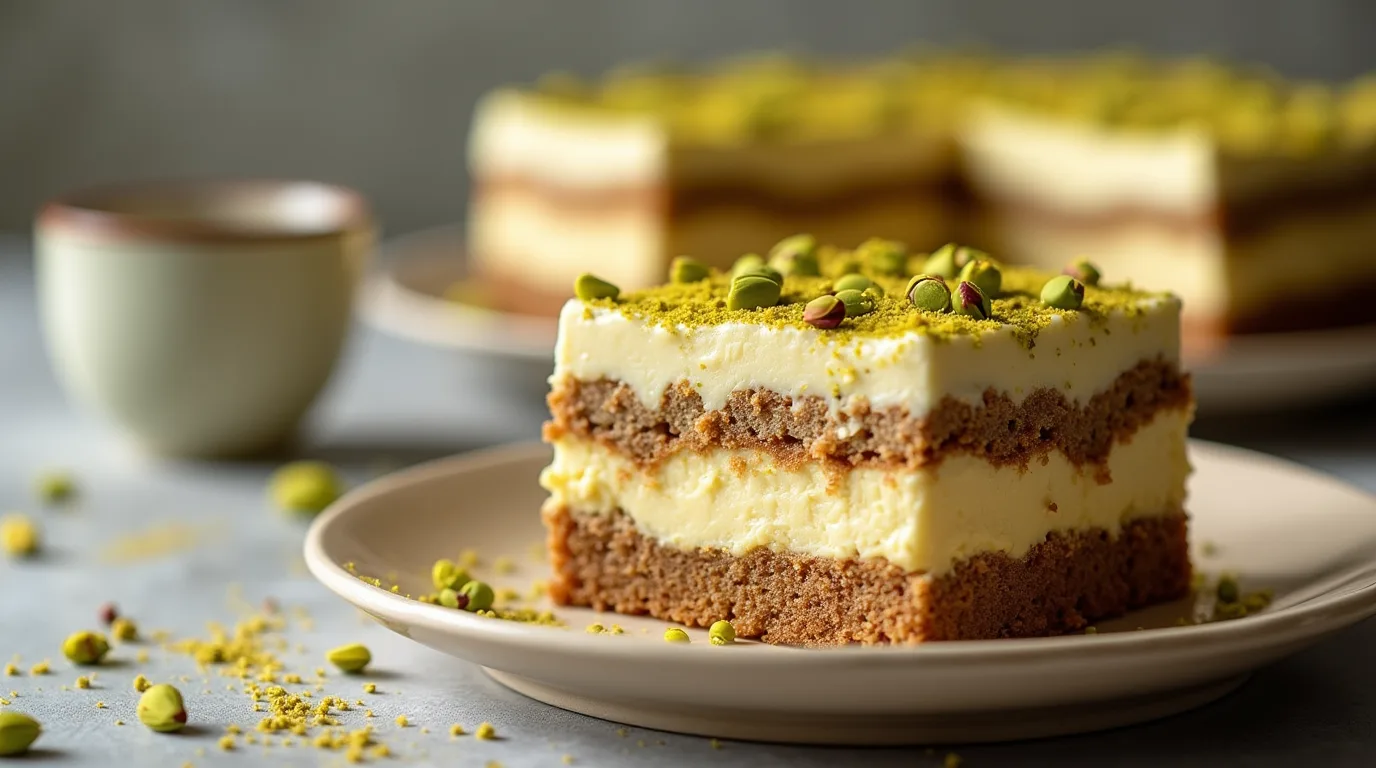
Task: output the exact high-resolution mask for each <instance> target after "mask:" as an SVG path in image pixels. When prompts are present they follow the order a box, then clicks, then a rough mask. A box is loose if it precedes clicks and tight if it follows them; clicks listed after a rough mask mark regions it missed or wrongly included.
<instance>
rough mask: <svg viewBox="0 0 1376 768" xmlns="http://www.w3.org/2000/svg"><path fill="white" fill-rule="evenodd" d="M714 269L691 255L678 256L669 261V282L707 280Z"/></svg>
mask: <svg viewBox="0 0 1376 768" xmlns="http://www.w3.org/2000/svg"><path fill="white" fill-rule="evenodd" d="M711 274H712V270H711V269H709V268H708V267H707V265H706V264H703V263H702V262H700V261H698V260H697V259H695V258H692V257H691V256H676V257H674V260H673V261H671V262H669V282H671V283H696V282H700V281H702V280H706V279H707V278H708V277H709V276H710V275H711Z"/></svg>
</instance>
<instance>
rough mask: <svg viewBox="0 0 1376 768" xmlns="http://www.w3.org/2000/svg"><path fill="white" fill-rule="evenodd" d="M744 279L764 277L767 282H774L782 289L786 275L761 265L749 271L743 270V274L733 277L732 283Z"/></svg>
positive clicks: (766, 265)
mask: <svg viewBox="0 0 1376 768" xmlns="http://www.w3.org/2000/svg"><path fill="white" fill-rule="evenodd" d="M742 277H763V278H765V279H766V280H771V281H773V282H774V283H775V284H777V285H779V286H780V287H782V286H783V284H784V273H782V272H780V271H779V270H777V269H775V268H773V267H771V266H769V265H768V264H761V265H759V266H757V267H750V268H749V269H745V270H742V271H741V272H739V273H737V274H736V275H733V276H732V278H731V282H733V283H734V282H735V281H737V280H739V279H741V278H742Z"/></svg>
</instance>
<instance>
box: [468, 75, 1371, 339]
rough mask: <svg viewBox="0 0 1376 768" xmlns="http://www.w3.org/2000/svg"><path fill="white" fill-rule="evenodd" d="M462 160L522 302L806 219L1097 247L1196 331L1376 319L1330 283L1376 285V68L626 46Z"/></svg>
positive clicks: (551, 90)
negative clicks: (673, 52)
mask: <svg viewBox="0 0 1376 768" xmlns="http://www.w3.org/2000/svg"><path fill="white" fill-rule="evenodd" d="M469 167H470V172H471V176H472V179H473V192H472V198H471V201H470V208H469V217H468V220H469V238H470V241H469V246H470V248H469V249H470V252H471V259H472V264H473V267H474V269H475V272H476V273H477V276H478V278H479V279H480V280H482V281H483V282H485V283H487V284H489V285H488V287H489V288H490V290H488V291H486V293H485V295H487V296H489V297H491V296H495V297H498V300H499V301H500V302H502V303H504V304H505V306H506V308H507V309H513V310H518V311H522V312H530V313H544V314H548V315H553V314H555V313H557V312H558V309H559V307H560V306H562V304H563V301H564V300H565V299H566V298H567V297H568V285H569V284H570V283H571V281H572V280H573V278H574V277H575V276H576V275H577V274H579V273H580V272H583V271H591V272H594V273H596V274H598V275H601V276H602V277H603V278H605V279H607V280H611V281H613V282H615V283H617V284H618V285H621V286H623V287H625V288H627V289H634V288H643V287H646V286H649V285H652V284H653V283H655V282H656V281H657V280H659V279H660V277H661V276H662V275H663V274H664V272H665V270H666V269H667V267H668V264H669V261H670V260H671V259H672V258H673V257H674V256H677V255H679V254H693V255H695V256H696V257H697V258H700V259H702V260H703V261H705V262H707V263H709V264H711V265H713V266H716V267H726V266H727V265H729V264H730V262H731V260H732V259H734V258H735V257H736V256H737V255H739V253H740V252H741V251H742V250H758V249H764V248H767V247H768V245H769V244H770V243H772V242H774V241H776V240H778V239H780V238H781V237H783V236H785V235H787V234H788V233H790V232H796V231H800V230H805V231H810V232H812V233H813V234H815V235H817V236H818V238H820V239H821V240H822V241H824V242H841V243H855V242H859V241H860V240H861V239H863V238H864V237H868V236H871V235H879V236H883V237H888V238H893V239H897V240H900V241H903V242H907V243H910V244H917V243H933V242H937V243H939V242H942V241H944V240H953V239H954V240H962V241H964V242H972V243H976V244H979V245H980V246H981V247H983V248H986V249H988V250H990V251H992V252H997V253H1000V254H1002V255H1003V256H1004V258H1005V259H1006V260H1007V261H1009V262H1018V263H1024V262H1026V263H1034V264H1038V265H1040V266H1042V267H1043V268H1048V269H1054V268H1055V267H1056V266H1057V265H1059V264H1060V262H1061V261H1062V260H1064V259H1065V258H1066V257H1067V255H1073V256H1085V257H1089V258H1093V259H1094V260H1096V261H1097V262H1098V263H1099V264H1100V265H1101V266H1103V267H1104V268H1105V269H1107V270H1109V272H1110V273H1111V274H1113V275H1115V276H1116V277H1117V278H1118V279H1121V280H1131V281H1133V282H1135V283H1137V284H1139V285H1143V286H1146V287H1156V286H1158V285H1159V286H1163V287H1164V286H1167V285H1169V287H1170V288H1171V289H1172V290H1173V291H1175V292H1176V293H1177V295H1179V296H1180V297H1181V298H1182V299H1183V301H1184V306H1185V325H1186V327H1185V331H1186V335H1187V338H1188V339H1189V340H1191V341H1192V342H1196V343H1201V344H1203V343H1208V342H1210V341H1217V340H1219V339H1222V338H1225V337H1226V336H1228V335H1230V334H1233V333H1241V332H1253V331H1284V330H1295V329H1301V328H1306V327H1312V326H1327V325H1341V324H1348V323H1356V322H1366V321H1373V320H1376V303H1364V302H1347V303H1345V304H1343V305H1342V306H1339V307H1334V306H1332V303H1331V302H1326V301H1325V299H1324V294H1325V291H1326V286H1328V285H1331V284H1332V282H1333V280H1335V279H1342V280H1344V281H1345V282H1347V283H1350V284H1354V285H1359V286H1364V287H1367V288H1376V78H1369V79H1367V80H1360V81H1355V82H1353V83H1351V84H1347V85H1344V86H1327V85H1322V84H1314V83H1302V82H1293V81H1286V80H1283V79H1281V78H1278V77H1276V76H1274V75H1272V74H1270V73H1266V72H1261V71H1256V70H1248V69H1243V68H1238V67H1224V66H1221V65H1219V64H1217V63H1214V62H1209V61H1196V60H1190V61H1182V62H1160V61H1151V60H1147V59H1143V58H1139V57H1132V56H1125V55H1122V54H1105V55H1101V56H1096V57H1072V58H1066V59H1048V60H1017V59H1012V60H1000V59H990V58H978V57H970V56H960V55H946V54H943V55H925V56H918V57H895V58H893V59H889V60H885V61H876V62H869V63H860V64H847V65H840V64H809V63H804V62H800V61H797V60H789V59H783V58H762V59H757V60H749V61H737V62H729V63H724V64H722V65H720V66H716V67H708V68H705V69H699V70H694V71H687V70H680V71H672V70H663V69H661V70H645V69H639V70H637V69H628V70H622V71H618V72H614V73H612V74H609V75H608V76H606V77H605V78H603V79H601V80H599V81H596V82H582V81H578V80H574V79H571V78H569V77H567V76H564V77H551V78H547V79H546V80H544V81H542V82H541V83H540V84H538V85H537V86H535V87H533V88H504V89H501V90H498V91H496V92H494V93H492V94H490V95H489V96H488V97H487V98H486V99H484V100H483V102H482V103H480V105H479V107H478V110H477V112H476V115H475V118H474V125H473V131H472V134H471V136H470V147H469ZM1301 251H1302V252H1303V253H1304V254H1305V256H1304V259H1305V268H1304V269H1302V270H1298V271H1296V270H1294V269H1292V268H1290V266H1289V265H1290V264H1291V263H1292V259H1293V258H1294V257H1293V254H1294V253H1297V252H1301ZM1278 305H1282V306H1284V307H1286V308H1287V309H1289V310H1295V308H1297V307H1298V306H1300V305H1315V306H1317V305H1322V306H1323V311H1275V308H1276V307H1277V306H1278Z"/></svg>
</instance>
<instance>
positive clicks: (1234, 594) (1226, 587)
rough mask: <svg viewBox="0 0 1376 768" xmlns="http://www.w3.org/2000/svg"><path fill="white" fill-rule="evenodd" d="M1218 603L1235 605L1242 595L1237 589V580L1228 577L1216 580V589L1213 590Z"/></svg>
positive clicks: (1224, 576)
mask: <svg viewBox="0 0 1376 768" xmlns="http://www.w3.org/2000/svg"><path fill="white" fill-rule="evenodd" d="M1214 594H1216V595H1217V596H1218V599H1219V601H1220V602H1224V603H1236V602H1237V601H1238V598H1239V597H1241V595H1242V590H1240V589H1238V586H1237V579H1235V578H1233V577H1232V576H1229V575H1226V574H1225V575H1223V576H1220V577H1219V578H1218V587H1217V588H1216V589H1215V590H1214Z"/></svg>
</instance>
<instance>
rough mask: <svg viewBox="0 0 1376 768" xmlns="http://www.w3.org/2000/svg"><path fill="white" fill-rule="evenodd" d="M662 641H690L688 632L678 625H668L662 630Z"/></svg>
mask: <svg viewBox="0 0 1376 768" xmlns="http://www.w3.org/2000/svg"><path fill="white" fill-rule="evenodd" d="M664 641H665V642H666V643H687V642H690V640H689V638H688V633H687V632H684V631H683V630H681V629H679V628H678V627H669V628H668V629H666V630H664Z"/></svg>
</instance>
